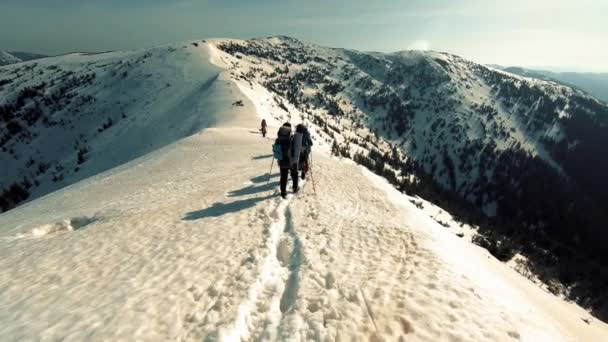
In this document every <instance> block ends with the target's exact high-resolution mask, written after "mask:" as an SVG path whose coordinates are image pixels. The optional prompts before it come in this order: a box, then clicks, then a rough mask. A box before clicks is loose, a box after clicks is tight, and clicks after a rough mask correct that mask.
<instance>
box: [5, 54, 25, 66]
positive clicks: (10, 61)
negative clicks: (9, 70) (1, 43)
mask: <svg viewBox="0 0 608 342" xmlns="http://www.w3.org/2000/svg"><path fill="white" fill-rule="evenodd" d="M19 62H21V59H19V58H18V57H15V56H13V55H12V54H10V53H8V52H6V51H0V66H3V65H8V64H13V63H19Z"/></svg>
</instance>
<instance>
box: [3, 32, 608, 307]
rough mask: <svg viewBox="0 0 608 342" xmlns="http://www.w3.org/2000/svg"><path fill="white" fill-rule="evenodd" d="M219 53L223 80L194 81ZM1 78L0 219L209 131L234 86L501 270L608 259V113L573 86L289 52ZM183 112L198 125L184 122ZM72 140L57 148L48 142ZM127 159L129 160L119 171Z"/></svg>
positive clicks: (413, 62) (460, 67)
mask: <svg viewBox="0 0 608 342" xmlns="http://www.w3.org/2000/svg"><path fill="white" fill-rule="evenodd" d="M209 49H217V50H218V51H217V54H214V57H213V58H212V59H214V60H216V62H217V63H220V64H222V65H224V66H225V67H226V68H227V71H223V72H221V73H219V74H216V73H213V72H212V73H209V72H208V71H204V72H198V71H197V70H198V69H197V67H196V66H195V65H196V63H198V62H197V58H204V59H206V58H209V55H204V56H202V55H201V50H205V51H211V50H209ZM172 60H175V61H172ZM177 62H179V63H184V62H186V65H189V67H183V66H182V65H180V64H179V63H178V64H175V63H177ZM159 66H162V68H160V69H159ZM159 70H162V72H159ZM0 72H1V73H0V101H1V102H0V109H2V110H1V111H0V114H2V115H0V117H1V118H2V119H3V122H2V128H3V130H2V131H1V132H3V135H2V136H1V137H0V141H1V142H2V144H1V145H2V148H3V150H2V154H0V158H2V163H3V164H5V165H11V166H12V169H10V170H9V169H7V170H4V172H6V173H5V174H4V175H3V176H2V182H3V183H2V187H3V188H4V189H5V190H4V193H3V196H2V197H3V199H4V203H0V204H3V207H4V209H7V208H10V207H12V206H14V205H16V204H18V203H20V202H21V201H23V200H25V199H28V198H29V199H32V198H35V197H37V196H40V195H42V194H44V193H48V192H49V191H51V190H53V189H58V188H60V187H63V186H65V185H68V184H71V183H72V182H75V181H77V180H79V179H82V177H86V176H88V175H91V174H92V173H94V172H98V171H99V170H101V169H108V168H110V167H113V166H117V165H120V164H121V163H123V162H125V161H128V160H131V159H132V158H135V157H137V156H139V155H142V154H145V153H147V152H149V151H153V150H154V149H156V148H159V147H161V146H163V145H164V144H166V143H170V142H171V141H175V140H176V139H179V138H180V137H184V136H188V135H191V134H195V133H196V132H197V131H199V130H200V129H202V128H203V127H205V126H206V125H208V123H205V122H199V121H197V120H198V119H193V118H196V117H197V116H196V115H195V114H196V113H198V112H199V111H201V112H202V111H204V108H206V107H207V106H209V104H211V103H213V89H215V88H214V87H216V86H221V87H228V89H230V87H231V86H230V84H232V83H233V82H234V83H236V84H237V85H238V87H239V88H240V89H241V90H248V89H249V90H250V91H252V92H254V93H255V94H256V96H258V95H260V94H263V95H264V96H265V98H267V100H268V104H267V105H268V106H272V108H275V109H276V108H279V112H281V114H280V115H277V116H275V117H273V119H274V120H276V121H277V122H282V121H284V120H291V119H292V118H300V119H302V120H304V121H305V122H307V123H308V124H309V125H310V126H311V127H312V128H313V129H314V131H315V132H316V139H317V141H319V142H324V143H326V144H327V145H329V146H331V150H332V151H333V153H334V154H336V155H340V156H342V157H348V158H351V159H353V160H354V161H356V162H357V163H359V164H362V165H364V166H366V167H368V168H369V169H371V170H372V171H374V172H375V173H377V174H380V175H382V176H383V177H385V178H386V179H388V180H389V181H390V182H391V183H392V184H393V185H394V186H395V187H397V188H398V189H400V190H401V191H405V192H408V193H416V194H418V195H420V196H422V197H424V198H427V199H430V200H431V201H437V202H439V203H440V204H441V205H443V206H445V207H446V208H448V209H449V210H450V211H452V210H455V211H457V212H458V213H459V214H460V215H461V217H462V218H463V219H468V220H472V221H473V222H474V223H475V224H478V225H484V226H488V227H490V228H488V230H487V231H486V232H485V233H484V234H483V235H482V237H480V238H479V239H478V240H477V243H478V244H480V245H482V246H484V247H486V248H488V249H489V250H491V251H492V252H493V254H495V255H496V256H497V257H498V258H499V259H501V260H509V259H510V258H512V257H513V255H514V253H516V252H517V251H521V250H523V251H524V252H525V253H526V256H528V257H530V258H531V259H532V258H534V257H535V258H538V259H540V260H541V261H542V262H541V261H538V262H537V263H541V264H542V263H545V264H551V263H552V262H554V259H553V258H559V260H567V259H568V258H570V259H573V260H574V259H575V258H582V259H581V260H579V261H580V263H584V262H587V260H596V261H601V256H602V255H603V254H602V253H605V250H604V249H603V247H602V246H603V245H604V244H605V242H606V241H607V239H608V237H607V236H606V235H605V234H603V233H602V224H603V223H602V222H605V220H606V214H605V213H606V212H607V211H606V210H604V207H603V206H604V204H603V203H608V201H604V199H606V196H607V195H606V192H605V190H604V189H605V187H603V186H602V184H605V183H606V179H605V178H606V177H605V175H606V174H607V173H606V170H607V169H608V164H607V161H606V158H602V154H601V151H602V148H603V146H606V145H605V141H604V140H605V139H606V138H605V137H606V136H607V135H606V134H605V133H606V129H607V126H606V117H607V115H608V114H606V113H608V109H607V107H606V106H605V105H604V104H603V103H601V102H600V101H598V100H596V99H594V98H592V97H590V96H588V95H586V94H585V93H583V92H581V91H579V90H576V89H572V88H570V87H566V86H563V85H559V84H555V83H552V82H545V81H542V80H533V79H527V78H524V77H521V76H517V75H513V74H510V73H508V72H504V71H500V70H496V69H494V68H491V67H487V66H483V65H480V64H477V63H474V62H471V61H468V60H465V59H463V58H461V57H458V56H455V55H451V54H447V53H440V52H421V51H413V52H401V53H393V54H383V53H373V54H369V53H363V52H358V51H355V50H344V49H336V48H325V47H320V46H316V45H314V44H310V43H306V42H302V41H299V40H297V39H292V38H290V39H286V38H284V37H271V38H266V39H254V40H250V41H244V40H238V39H210V40H204V41H201V40H199V41H190V42H184V43H176V44H169V45H165V46H161V47H157V48H153V49H140V50H134V51H129V52H113V53H107V54H103V55H68V56H63V57H54V58H49V59H44V60H41V61H39V62H35V61H34V62H30V63H23V64H19V65H15V66H8V67H4V68H3V69H1V70H0ZM32 75H39V77H37V78H34V79H32V78H31V76H32ZM175 84H180V85H184V86H181V87H179V88H178V89H176V88H177V87H176V86H175ZM112 89H114V90H112ZM233 89H235V88H233ZM210 90H211V92H209V91H210ZM235 90H236V89H235ZM159 94H162V95H159ZM234 94H237V92H234ZM199 97H203V98H204V100H200V99H199ZM167 101H168V102H171V103H173V105H172V106H166V102H167ZM222 103H223V105H226V104H225V100H224V101H223V102H222ZM234 103H235V106H237V107H238V101H237V99H234ZM193 108H194V109H193ZM213 108H216V107H213ZM174 112H179V113H182V115H183V117H184V118H188V119H187V120H194V122H192V121H187V122H179V121H177V122H176V121H174V119H173V118H171V115H172V113H174ZM273 113H274V111H273ZM262 115H263V116H268V115H267V114H262ZM148 120H151V121H150V125H149V126H146V125H147V124H146V122H148ZM85 122H86V123H87V124H86V125H84V123H85ZM162 122H167V123H169V124H170V125H174V127H171V126H170V128H171V129H172V130H170V132H171V133H170V134H166V135H162V134H159V132H158V131H154V132H152V131H151V132H148V133H145V134H144V133H141V132H140V133H141V134H140V133H136V132H138V131H137V127H138V125H140V124H141V125H143V126H144V127H157V126H159V125H160V124H159V123H162ZM79 125H81V126H79ZM253 125H255V123H253ZM84 126H87V128H86V129H84V130H82V129H81V128H82V127H84ZM160 126H162V125H160ZM51 132H52V133H51ZM143 132H146V131H145V130H144V131H143ZM133 134H136V135H138V136H139V138H140V141H138V142H137V143H136V144H132V143H131V142H130V139H129V138H131V139H132V135H133ZM62 135H63V136H65V140H64V141H63V142H62V143H61V144H55V143H50V142H49V141H50V140H48V139H49V138H48V137H49V136H62ZM81 135H82V136H81ZM45 137H46V138H45ZM68 137H69V138H68ZM161 138H162V139H161ZM45 139H46V140H45ZM98 139H99V140H98ZM160 140H163V142H160ZM45 141H46V142H45ZM92 141H99V143H95V144H92V143H91V142H92ZM131 145H134V146H136V147H134V146H131ZM49 146H55V147H56V148H57V149H58V150H59V152H57V151H55V152H50V151H49V152H44V150H45V149H47V148H48V147H49ZM123 149H124V150H125V151H127V152H128V151H132V152H128V153H124V156H123V157H112V151H115V150H123ZM61 151H63V152H61ZM65 151H70V152H69V153H67V152H65ZM46 159H49V160H46ZM109 160H113V161H112V162H108V161H109ZM97 163H101V164H104V165H105V166H103V167H100V166H99V165H96V164H97ZM590 164H593V168H587V167H585V166H582V165H590ZM87 170H89V171H87ZM87 172H89V173H87ZM22 175H25V176H26V177H23V178H22ZM45 187H47V188H46V189H45ZM548 191H551V192H552V194H553V196H551V197H550V198H549V197H548V196H546V194H547V192H548ZM30 194H32V195H30ZM24 197H25V198H24ZM529 240H531V241H532V242H530V241H529ZM531 244H533V245H534V246H533V248H532V249H531V250H528V249H527V248H528V247H529V245H531ZM547 255H548V257H547ZM547 260H548V261H547ZM564 265H567V263H565V262H564ZM529 267H533V265H529ZM589 267H591V268H592V269H593V271H594V272H596V271H597V272H603V271H602V269H603V267H605V265H597V264H595V263H594V264H592V266H589ZM554 272H558V274H557V275H556V274H549V275H546V277H547V279H544V280H545V281H546V282H550V281H551V280H552V279H555V278H559V279H560V280H561V281H563V282H564V283H565V284H566V287H565V289H564V290H563V291H565V293H566V294H567V295H569V296H571V297H573V298H589V292H590V291H591V292H593V293H595V294H594V295H593V297H595V298H604V299H602V300H605V297H602V296H605V294H602V293H603V292H602V290H601V280H596V282H595V283H593V285H592V286H591V289H590V287H589V286H588V285H586V283H585V281H587V280H588V279H587V278H585V276H584V274H583V273H584V272H582V271H581V270H580V269H578V268H573V267H571V270H566V269H563V268H560V269H558V270H555V271H554ZM581 286H582V287H581ZM581 293H584V295H581ZM585 300H586V299H585ZM597 303H598V302H596V303H595V304H590V306H591V307H593V308H594V309H601V308H602V305H600V304H597ZM600 314H601V312H600Z"/></svg>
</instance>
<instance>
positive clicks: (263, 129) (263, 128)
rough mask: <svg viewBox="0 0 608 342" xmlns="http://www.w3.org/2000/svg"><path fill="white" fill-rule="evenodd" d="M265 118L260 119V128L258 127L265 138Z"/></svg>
mask: <svg viewBox="0 0 608 342" xmlns="http://www.w3.org/2000/svg"><path fill="white" fill-rule="evenodd" d="M266 126H267V125H266V119H262V128H260V131H262V137H263V138H266Z"/></svg>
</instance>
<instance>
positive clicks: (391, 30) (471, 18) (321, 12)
mask: <svg viewBox="0 0 608 342" xmlns="http://www.w3.org/2000/svg"><path fill="white" fill-rule="evenodd" d="M607 13H608V1H606V0H576V1H575V0H554V1H549V0H527V1H524V0H511V1H492V0H460V1H457V0H450V1H448V0H426V1H420V0H413V1H398V0H374V1H372V0H369V1H362V0H351V1H332V0H325V1H321V0H308V1H302V0H300V1H292V0H257V1H256V0H249V1H246V0H223V1H220V0H165V1H162V0H122V1H121V0H0V50H24V51H31V52H41V53H48V54H58V53H64V52H68V51H105V50H119V49H131V48H141V47H149V46H154V45H158V44H163V43H168V42H173V41H181V40H188V39H199V38H206V37H234V38H252V37H262V36H270V35H289V36H293V37H296V38H300V39H304V40H307V41H310V42H314V43H318V44H321V45H327V46H336V47H346V48H354V49H358V50H366V51H368V50H374V51H385V52H386V51H398V50H404V49H412V48H416V49H432V50H438V51H448V52H452V53H455V54H458V55H461V56H464V57H466V58H470V59H473V60H475V61H478V62H482V63H497V64H504V65H522V66H534V67H539V66H540V67H552V68H553V69H556V68H557V69H564V70H573V71H601V72H608V44H606V42H608V20H606V15H607Z"/></svg>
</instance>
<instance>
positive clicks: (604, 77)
mask: <svg viewBox="0 0 608 342" xmlns="http://www.w3.org/2000/svg"><path fill="white" fill-rule="evenodd" d="M495 67H497V68H500V69H502V70H505V71H508V72H510V73H512V74H516V75H520V76H524V77H531V78H536V79H539V80H545V81H553V82H556V83H561V84H564V85H568V86H571V87H575V88H578V89H581V90H583V91H585V92H587V93H589V94H590V95H592V96H595V97H596V98H598V99H600V100H602V101H604V102H608V73H589V72H553V71H547V70H535V69H526V68H521V67H503V66H495Z"/></svg>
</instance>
